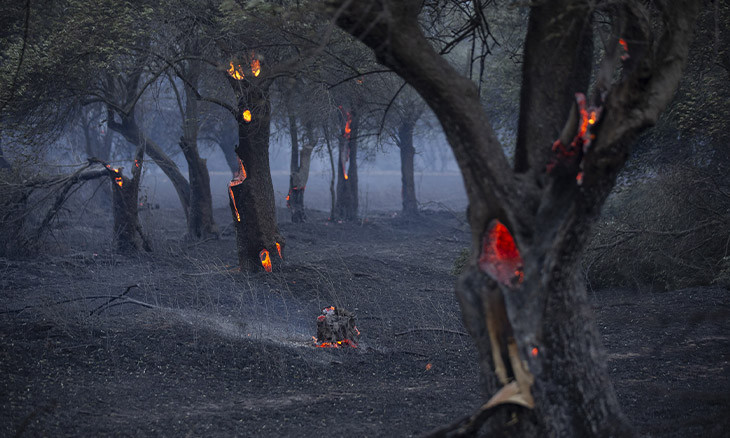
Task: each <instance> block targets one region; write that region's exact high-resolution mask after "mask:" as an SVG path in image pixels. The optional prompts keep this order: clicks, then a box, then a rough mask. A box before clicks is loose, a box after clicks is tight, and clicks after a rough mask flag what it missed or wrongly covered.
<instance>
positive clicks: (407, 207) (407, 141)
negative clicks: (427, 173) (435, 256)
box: [396, 120, 418, 216]
mask: <svg viewBox="0 0 730 438" xmlns="http://www.w3.org/2000/svg"><path fill="white" fill-rule="evenodd" d="M414 129H415V123H414V122H412V121H410V120H403V121H402V122H401V123H400V125H399V126H398V133H397V135H398V138H397V141H396V143H397V145H398V148H399V149H400V173H401V195H402V198H403V214H404V215H405V216H418V201H417V200H416V183H415V180H414V175H413V174H414V172H413V159H414V157H415V155H416V148H415V147H414V146H413V130H414Z"/></svg>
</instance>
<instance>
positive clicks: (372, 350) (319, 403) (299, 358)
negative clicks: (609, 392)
mask: <svg viewBox="0 0 730 438" xmlns="http://www.w3.org/2000/svg"><path fill="white" fill-rule="evenodd" d="M216 213H217V220H218V223H221V224H225V223H229V222H230V213H229V212H228V211H227V210H225V209H221V210H219V211H217V212H216ZM308 215H309V218H310V223H307V224H289V223H282V224H281V230H282V233H283V234H284V235H285V236H286V238H287V246H286V249H285V252H284V255H285V257H286V259H287V262H286V264H285V265H284V267H283V268H282V270H281V271H279V272H274V273H273V274H266V273H260V274H251V275H249V274H242V273H238V272H235V271H232V270H231V268H232V266H233V265H235V236H234V235H233V234H232V229H231V227H230V226H228V227H224V228H223V235H222V237H221V239H219V240H208V241H204V242H201V243H197V244H191V243H187V242H184V241H181V239H180V236H181V235H182V234H183V233H184V230H185V223H184V218H180V216H179V214H177V213H176V212H175V211H174V210H166V209H163V210H151V211H149V210H148V211H145V212H143V213H142V220H143V223H144V224H143V226H145V228H146V229H149V230H155V233H154V235H155V236H156V241H155V252H154V253H153V254H152V255H149V256H148V255H143V256H141V257H139V258H129V257H122V256H117V255H114V254H112V253H111V252H110V248H109V245H108V244H106V243H105V242H108V241H109V240H110V239H109V236H108V235H107V233H108V230H109V229H110V227H109V224H107V223H104V222H103V221H102V219H99V222H98V223H96V224H94V225H93V226H88V225H82V224H81V223H77V221H75V220H67V221H65V222H63V223H60V224H59V226H58V229H57V230H55V234H56V236H57V242H72V243H70V244H66V243H64V244H63V246H61V244H58V243H56V244H54V243H51V244H49V246H48V250H47V251H46V252H45V253H44V254H43V255H40V256H38V257H36V258H33V259H27V260H5V259H3V260H0V270H1V271H2V280H0V287H2V290H3V293H2V296H3V300H2V306H1V307H0V327H1V328H0V372H1V373H2V376H3V379H2V381H1V382H0V408H1V412H2V413H1V414H0V415H1V416H2V429H0V434H2V435H5V436H14V435H17V436H39V435H43V436H94V435H171V436H188V435H189V436H230V435H239V436H314V435H320V434H330V435H332V436H342V435H345V434H348V435H352V436H409V435H420V434H424V433H426V432H428V431H430V430H432V429H434V428H436V427H438V426H441V425H444V424H446V423H450V422H451V421H453V420H455V419H456V418H458V417H460V416H463V415H465V414H467V413H468V412H471V411H472V410H473V409H475V408H476V407H477V406H478V405H479V404H480V401H481V400H482V398H481V394H480V393H479V389H478V388H475V387H474V386H473V384H472V382H474V381H476V380H477V379H478V369H477V363H476V357H475V356H476V353H475V350H474V348H473V346H472V342H471V340H470V338H468V337H467V336H465V335H464V333H463V332H464V329H463V327H462V325H461V321H460V314H459V308H458V304H457V303H456V299H455V297H454V294H453V284H454V281H455V278H454V277H453V276H451V275H450V270H451V268H452V264H453V261H454V259H456V258H457V257H458V254H459V252H460V250H461V249H462V248H464V247H466V246H468V239H469V236H468V231H467V228H466V225H465V223H464V221H463V218H460V217H458V216H457V215H453V214H451V213H448V212H424V213H423V214H422V216H421V218H420V219H418V220H416V221H413V220H410V221H409V220H406V219H404V218H401V217H398V216H394V215H386V214H382V215H374V216H371V217H369V218H368V219H365V220H362V221H360V222H357V223H347V224H336V223H328V222H326V217H325V216H324V215H323V214H322V213H319V212H316V211H311V212H308ZM281 216H282V217H284V216H285V215H284V214H282V215H281ZM100 217H104V215H103V214H102V215H100ZM132 285H138V287H133V288H131V289H129V292H128V293H127V295H126V296H125V297H129V298H132V299H134V300H137V301H139V302H141V303H144V304H146V305H149V306H150V307H143V306H142V305H140V304H139V303H132V302H130V301H125V300H124V298H121V299H118V300H116V301H114V302H112V303H110V304H117V303H123V304H119V305H116V306H105V307H102V308H101V309H99V306H101V305H103V304H104V303H107V302H108V301H109V298H91V297H94V296H118V295H120V294H122V293H123V292H125V290H126V289H127V288H128V287H129V286H132ZM591 296H592V299H593V302H594V303H595V309H596V313H597V316H598V320H599V327H600V329H601V330H602V333H603V335H604V342H605V345H606V347H607V349H608V352H609V361H610V364H609V365H610V370H611V373H612V377H613V379H614V383H615V385H616V387H617V390H618V393H619V396H620V398H621V401H622V404H623V406H624V407H625V410H626V412H627V414H628V415H629V417H630V418H631V420H632V421H633V423H634V424H635V425H636V426H637V427H638V429H639V430H640V431H641V432H642V433H643V434H645V435H652V436H676V437H686V436H706V437H708V436H723V435H724V434H725V433H726V432H725V431H726V430H727V429H728V428H730V422H729V421H728V419H727V415H726V414H727V412H728V407H729V406H730V396H728V394H729V393H730V383H729V382H728V375H727V368H728V356H729V353H730V348H729V347H730V338H728V335H727V329H726V327H727V324H728V321H729V320H730V309H729V308H728V301H727V290H725V289H720V288H702V289H684V290H680V291H673V292H663V293H653V292H649V291H633V290H614V291H608V290H605V291H592V292H591ZM329 305H335V306H341V307H344V308H346V309H348V310H351V311H353V312H354V313H356V314H357V317H358V327H359V329H360V330H361V332H362V338H361V343H360V348H358V349H357V350H353V349H318V348H314V347H313V346H312V345H313V343H312V340H311V336H312V335H314V334H315V332H316V317H317V315H319V312H320V309H321V308H322V307H325V306H329ZM429 365H430V366H429Z"/></svg>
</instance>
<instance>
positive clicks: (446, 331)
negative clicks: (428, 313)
mask: <svg viewBox="0 0 730 438" xmlns="http://www.w3.org/2000/svg"><path fill="white" fill-rule="evenodd" d="M415 332H444V333H451V334H453V335H459V336H469V334H468V333H465V332H461V331H458V330H450V329H445V328H438V327H420V328H412V329H410V330H406V331H404V332H400V333H396V334H395V336H403V335H407V334H410V333H415Z"/></svg>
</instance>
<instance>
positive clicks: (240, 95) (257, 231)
mask: <svg viewBox="0 0 730 438" xmlns="http://www.w3.org/2000/svg"><path fill="white" fill-rule="evenodd" d="M231 81H232V83H233V87H234V90H236V94H237V102H238V110H237V115H236V120H237V122H238V141H239V143H238V148H237V149H236V154H237V155H238V158H239V159H240V161H241V163H240V164H241V166H242V167H243V172H244V173H245V178H243V179H242V181H241V182H240V183H237V184H234V183H233V182H232V183H231V185H230V186H229V187H230V191H231V192H230V193H232V196H230V197H229V198H230V201H231V202H230V205H231V213H232V215H233V221H234V224H235V228H236V248H237V253H238V264H239V267H240V268H241V270H242V271H249V272H250V271H258V270H261V269H264V266H263V265H262V262H263V260H262V258H263V256H264V252H266V254H267V255H268V257H269V260H270V261H271V263H272V265H274V266H276V265H277V264H278V263H279V260H280V257H279V252H280V251H283V249H284V246H285V240H284V237H283V236H282V235H281V234H280V233H279V226H278V224H277V222H276V205H275V200H274V186H273V184H272V182H271V169H270V167H269V134H270V124H271V103H270V100H269V91H268V88H266V87H262V86H257V85H258V84H250V83H247V82H248V81H247V80H246V81H245V83H242V82H236V81H235V80H233V79H231ZM245 111H248V112H249V113H248V114H250V116H247V117H246V118H250V120H246V118H244V112H245Z"/></svg>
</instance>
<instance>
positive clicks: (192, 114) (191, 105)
mask: <svg viewBox="0 0 730 438" xmlns="http://www.w3.org/2000/svg"><path fill="white" fill-rule="evenodd" d="M186 76H187V81H186V82H185V110H184V111H182V114H181V115H182V120H183V122H182V128H183V136H182V137H181V138H180V149H182V152H183V155H184V156H185V161H187V164H188V182H189V186H190V201H189V214H188V215H187V218H188V221H187V224H188V238H190V239H201V238H207V237H209V236H213V237H217V236H218V227H217V226H216V224H215V221H214V220H213V198H212V196H211V193H210V175H209V174H208V166H207V164H206V160H205V159H203V158H201V157H200V153H199V151H198V130H199V126H200V121H199V118H198V100H197V98H196V95H195V92H194V90H193V89H192V86H197V83H198V78H199V76H200V67H199V66H198V64H197V63H196V62H194V61H190V62H189V64H188V68H187V72H186Z"/></svg>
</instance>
